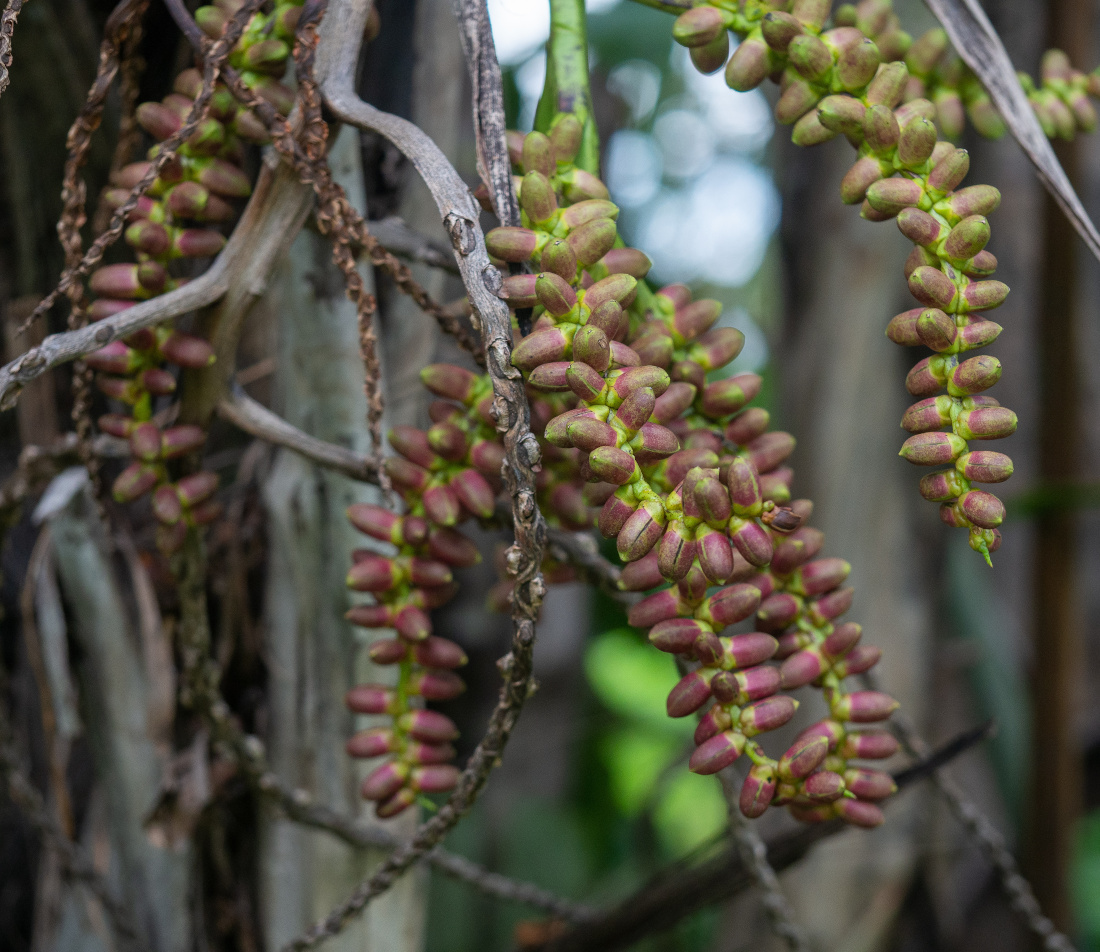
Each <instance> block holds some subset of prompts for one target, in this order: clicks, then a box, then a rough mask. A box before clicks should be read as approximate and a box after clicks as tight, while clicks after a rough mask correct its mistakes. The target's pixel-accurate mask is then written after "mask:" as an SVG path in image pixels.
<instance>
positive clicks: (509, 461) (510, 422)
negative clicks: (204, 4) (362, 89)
mask: <svg viewBox="0 0 1100 952" xmlns="http://www.w3.org/2000/svg"><path fill="white" fill-rule="evenodd" d="M369 10H370V4H369V3H368V2H364V0H337V2H335V3H333V4H332V7H331V9H330V10H329V12H328V17H327V20H328V22H326V24H325V26H326V40H328V39H329V38H331V39H332V41H333V42H332V47H331V49H323V52H322V56H321V62H320V64H319V65H320V69H319V73H320V76H321V77H322V82H321V88H322V90H323V92H324V96H325V101H326V103H327V105H328V106H329V108H330V110H331V111H332V112H333V114H334V115H335V116H336V117H337V118H339V119H341V120H343V121H345V122H348V123H349V124H351V125H354V126H356V127H357V128H360V129H365V130H370V131H373V132H377V133H380V134H381V135H383V136H385V137H386V138H387V139H389V140H390V141H391V142H393V143H394V145H396V146H397V147H398V149H400V150H401V152H402V153H404V154H405V156H406V157H407V158H408V159H409V160H410V161H411V162H412V164H413V166H414V168H416V170H417V172H418V173H419V174H420V176H421V178H423V179H424V181H425V183H426V184H427V186H428V188H429V189H430V191H431V192H432V196H433V198H434V199H435V202H436V204H437V206H438V208H439V211H440V215H441V217H442V219H443V223H444V226H445V227H446V228H447V231H448V234H449V235H450V237H451V242H452V245H453V246H454V249H455V257H456V260H457V262H458V266H459V270H460V272H461V274H462V279H463V283H464V284H465V286H466V291H467V294H468V295H469V298H470V302H471V304H472V305H473V309H474V315H475V320H476V321H477V324H478V330H480V331H481V334H482V339H483V341H484V343H485V347H484V352H485V354H486V358H487V364H488V370H489V374H490V377H491V378H492V381H493V388H494V391H495V394H496V397H495V400H494V404H493V408H494V412H495V414H496V417H497V421H498V422H497V426H498V429H500V430H501V432H502V434H503V442H504V447H505V453H506V460H505V463H504V465H503V467H502V470H503V476H504V481H505V485H506V487H507V489H508V494H509V495H510V496H511V498H512V509H513V523H514V526H515V532H516V543H515V544H514V545H513V546H512V547H511V548H510V549H509V550H508V557H507V561H508V566H509V570H510V572H511V574H512V575H513V577H514V578H515V579H516V586H515V593H514V597H513V640H512V650H511V652H510V653H509V654H508V655H507V656H506V657H505V658H504V659H503V660H502V662H501V667H502V670H503V672H504V674H505V679H506V680H505V684H504V686H503V688H502V691H501V696H500V700H499V702H498V704H497V707H496V709H495V710H494V712H493V715H492V717H491V718H490V721H489V725H488V728H487V729H486V733H485V736H484V737H483V738H482V740H481V742H480V743H479V744H478V747H477V749H476V750H475V751H474V754H473V755H472V756H471V758H470V761H469V762H468V764H467V765H466V768H465V769H464V770H463V772H462V774H461V776H460V777H459V781H458V785H457V787H456V788H455V791H454V793H453V794H452V795H451V797H450V798H449V799H448V801H447V803H446V804H444V805H443V807H441V808H440V810H439V812H438V813H437V814H436V815H435V816H434V817H432V819H430V820H429V821H428V822H426V823H425V824H423V825H422V826H421V827H420V829H419V830H418V832H417V834H416V836H415V837H414V839H413V841H412V842H411V843H410V844H408V845H406V846H404V847H402V848H401V849H398V850H396V851H395V852H394V853H393V854H391V856H390V857H389V859H387V860H386V861H385V862H383V863H382V864H381V866H380V867H379V868H378V869H377V870H376V871H375V873H374V874H373V875H372V876H371V877H370V878H369V879H368V880H367V881H366V882H364V883H363V884H362V885H361V886H360V887H359V888H358V889H357V890H356V891H355V892H354V893H353V894H352V896H351V897H349V899H348V900H347V901H346V902H345V903H343V904H342V905H341V906H339V907H338V908H337V909H335V910H334V911H333V912H332V914H331V915H329V916H328V917H327V918H326V919H325V920H323V921H322V922H319V923H318V924H317V925H316V926H314V928H313V929H311V930H309V931H308V932H307V933H306V934H304V935H303V936H301V937H300V938H299V939H298V940H296V941H295V942H293V943H291V944H290V946H289V948H291V949H304V948H309V947H311V946H313V945H316V944H317V943H318V942H320V941H323V940H324V939H325V938H328V937H329V936H332V935H335V934H337V933H338V932H339V931H340V930H341V928H343V926H344V924H345V923H347V922H348V921H350V919H351V918H353V917H354V916H356V915H357V914H358V913H359V912H360V911H361V910H362V909H363V908H364V907H365V906H366V905H367V903H369V902H370V901H371V899H373V898H374V897H375V896H377V895H379V894H380V893H382V892H384V891H385V890H386V889H388V888H389V887H390V886H391V885H392V884H393V883H394V882H395V881H396V880H397V878H398V877H400V876H401V875H402V874H403V873H404V872H405V871H406V870H407V869H408V868H409V867H411V866H412V865H413V864H414V863H416V862H418V861H419V860H420V859H422V858H423V856H424V854H426V853H427V852H428V851H430V850H431V849H432V848H433V847H434V846H435V845H436V844H437V843H438V842H439V841H440V840H441V839H442V838H443V837H444V836H445V835H446V833H447V832H448V831H449V830H450V829H451V828H452V827H453V826H454V825H455V824H456V823H457V822H458V821H459V819H460V818H461V817H462V816H463V815H464V814H465V813H466V811H468V810H469V809H470V807H471V806H472V805H473V803H474V801H475V800H476V799H477V797H478V795H479V794H480V792H481V790H482V788H483V787H484V785H485V782H486V780H487V779H488V776H489V773H490V772H491V771H492V769H493V768H494V767H495V766H496V764H497V763H498V762H499V759H500V756H501V754H502V752H503V749H504V747H505V745H506V744H507V742H508V738H509V737H510V735H511V732H512V727H513V726H514V724H515V721H516V719H517V718H518V716H519V712H520V710H521V709H522V707H523V704H524V702H525V701H526V699H527V697H528V695H529V693H530V690H531V685H532V682H531V657H532V652H533V648H534V640H535V620H536V618H537V616H538V608H539V605H540V604H541V601H542V596H543V593H544V591H545V586H544V583H543V580H542V576H541V574H540V572H539V566H540V565H541V562H542V553H543V549H544V546H545V539H546V524H545V522H544V520H543V518H542V514H541V513H540V512H539V509H538V504H537V502H536V496H535V484H534V473H533V472H532V466H533V465H535V464H537V462H538V460H539V449H538V442H537V441H536V440H535V437H534V436H533V434H532V433H531V429H530V417H529V408H528V406H527V399H526V394H525V393H524V387H523V379H522V376H521V375H520V373H519V371H518V370H516V369H515V368H514V367H512V365H511V320H510V315H509V312H508V308H507V307H506V306H505V304H504V302H503V301H501V300H500V299H499V298H498V297H497V296H496V291H497V290H498V289H499V287H500V283H501V279H500V273H499V272H498V271H497V270H496V268H494V267H493V265H492V263H491V262H490V261H489V257H488V253H487V252H486V250H485V244H484V240H483V238H482V235H481V231H480V229H479V227H478V217H479V210H478V206H477V203H476V202H475V201H474V199H473V196H472V195H471V194H470V191H469V189H468V188H467V187H466V185H465V183H463V182H462V179H461V178H460V177H459V176H458V174H457V172H455V170H454V168H453V167H452V166H451V164H450V162H449V161H448V160H447V158H446V157H445V156H444V155H443V154H442V152H440V150H439V149H438V147H437V146H436V145H435V143H434V142H432V141H431V139H430V138H429V137H428V136H426V135H425V134H424V133H423V132H422V131H421V130H420V129H418V128H417V127H416V126H414V125H413V124H412V123H410V122H407V121H406V120H403V119H400V118H398V117H396V116H391V115H388V114H386V113H383V112H380V111H379V110H377V109H375V108H373V107H372V106H370V105H368V104H367V103H365V102H363V101H362V100H361V99H359V97H358V96H357V95H356V94H355V91H354V88H353V85H352V83H353V78H354V76H355V66H356V61H357V60H358V55H359V46H360V43H361V38H362V35H363V29H364V26H365V24H366V18H367V15H368V14H369ZM496 81H497V82H498V83H499V76H498V77H497V80H496ZM501 160H503V161H504V162H507V153H504V154H503V156H493V157H492V161H501Z"/></svg>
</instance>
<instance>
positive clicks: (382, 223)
mask: <svg viewBox="0 0 1100 952" xmlns="http://www.w3.org/2000/svg"><path fill="white" fill-rule="evenodd" d="M368 225H369V226H370V230H371V234H373V235H374V237H375V238H377V239H378V240H379V242H381V244H382V247H383V248H385V249H386V250H387V251H388V252H390V253H391V254H395V255H397V256H398V257H399V258H406V259H407V260H409V261H414V262H416V263H417V264H426V265H429V266H430V267H433V268H439V269H440V270H442V271H448V272H450V273H451V274H458V266H457V265H456V264H455V261H454V257H453V256H452V255H451V253H450V252H449V251H448V250H447V249H446V248H445V247H443V246H442V245H440V244H438V243H436V242H435V241H433V240H432V239H431V238H429V237H428V236H427V235H422V234H420V232H418V231H416V230H415V229H413V228H410V227H409V225H408V224H407V223H406V222H405V220H404V219H402V218H399V217H398V216H396V215H390V216H389V217H388V218H382V219H379V220H378V221H372V222H368Z"/></svg>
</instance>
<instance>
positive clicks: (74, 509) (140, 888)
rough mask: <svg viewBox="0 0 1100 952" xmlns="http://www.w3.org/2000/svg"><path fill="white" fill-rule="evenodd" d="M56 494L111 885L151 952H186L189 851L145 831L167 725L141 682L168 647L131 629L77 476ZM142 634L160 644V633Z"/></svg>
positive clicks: (162, 765)
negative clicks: (106, 835) (107, 841)
mask: <svg viewBox="0 0 1100 952" xmlns="http://www.w3.org/2000/svg"><path fill="white" fill-rule="evenodd" d="M54 492H55V493H56V494H58V495H60V496H61V499H59V500H58V503H59V505H58V508H56V509H52V508H47V507H43V509H45V510H46V513H49V515H48V517H47V518H48V524H49V525H50V528H51V532H52V537H53V545H54V551H55V554H56V559H57V570H58V576H59V579H60V585H61V592H62V596H63V598H64V599H65V601H66V603H67V604H68V606H69V609H70V612H71V615H72V617H73V618H74V620H75V625H74V631H73V635H74V638H75V640H76V643H77V645H78V646H79V648H80V657H79V659H78V661H77V664H76V677H77V685H78V690H79V692H80V698H81V705H82V709H83V710H82V714H83V719H84V722H85V724H86V725H87V730H88V734H89V740H90V743H91V751H92V759H93V762H94V765H95V771H96V780H97V782H98V784H99V785H100V787H101V789H102V791H103V799H104V804H105V810H106V815H107V826H108V829H109V830H110V850H111V862H110V869H111V879H112V880H113V881H114V882H116V883H117V888H118V889H119V891H120V893H121V894H122V895H123V896H124V897H125V902H126V904H127V905H128V906H129V908H130V909H131V910H132V913H133V916H134V918H135V920H136V921H137V923H138V927H139V928H140V929H141V930H142V931H143V932H144V935H145V937H146V941H147V947H148V948H149V949H150V950H154V952H189V950H190V949H191V941H192V940H191V936H192V929H193V922H192V919H191V910H190V896H191V891H192V884H191V877H192V874H193V851H192V847H191V845H190V843H189V842H188V841H187V840H183V841H182V842H179V843H172V844H160V845H158V844H157V843H155V842H154V841H153V839H152V838H151V837H150V836H148V835H147V833H146V829H145V823H146V820H147V819H148V817H149V816H150V814H151V813H152V811H153V808H154V807H155V806H156V804H157V800H158V796H159V794H160V791H161V786H162V782H163V781H164V779H165V775H166V772H167V766H168V760H169V757H170V755H171V752H172V751H171V746H170V740H171V734H170V731H171V718H170V716H169V717H168V718H167V719H166V718H165V717H164V712H163V707H162V706H161V707H160V708H159V710H158V706H157V702H158V701H160V700H161V698H160V697H159V696H158V691H157V690H156V688H157V685H156V683H155V682H151V681H150V678H149V673H150V669H151V666H152V665H155V664H156V662H158V661H161V660H162V657H163V651H164V650H165V649H166V645H164V644H157V643H155V642H153V643H150V641H149V640H148V637H147V638H146V640H145V641H144V643H143V639H142V636H141V634H139V632H138V631H136V630H135V627H134V625H133V624H132V623H131V621H130V615H129V609H128V606H127V604H126V601H125V600H124V598H123V595H122V587H121V582H120V581H119V580H117V579H116V576H115V570H114V567H113V566H112V560H111V557H110V552H109V549H108V547H107V532H106V528H105V527H104V525H103V524H102V523H101V522H100V520H99V515H98V513H97V511H96V506H95V504H94V502H93V501H92V499H91V498H90V496H89V494H88V492H87V488H86V477H85V476H84V474H83V471H81V470H69V471H68V472H67V473H65V474H63V475H62V476H61V477H59V478H58V480H57V481H55V483H54ZM66 496H67V497H68V498H65V497H66ZM48 499H49V497H48V496H47V500H48ZM44 515H45V513H44ZM146 635H147V636H148V635H152V637H153V638H156V639H158V640H159V639H160V638H164V637H165V636H164V633H163V631H158V632H155V633H148V632H147V633H146ZM152 654H161V657H160V658H157V657H151V656H150V655H152Z"/></svg>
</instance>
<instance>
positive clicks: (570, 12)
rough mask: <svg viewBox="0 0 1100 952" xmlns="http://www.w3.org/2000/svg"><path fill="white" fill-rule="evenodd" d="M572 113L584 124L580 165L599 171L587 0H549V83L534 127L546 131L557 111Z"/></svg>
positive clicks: (547, 46) (588, 170)
mask: <svg viewBox="0 0 1100 952" xmlns="http://www.w3.org/2000/svg"><path fill="white" fill-rule="evenodd" d="M561 112H566V113H572V114H573V115H574V116H576V117H577V118H578V119H579V120H580V121H581V124H582V125H583V126H584V134H583V136H582V137H581V149H580V152H579V153H578V155H577V159H576V164H577V166H578V168H582V169H584V170H585V171H586V172H591V173H592V174H593V175H596V174H598V173H599V168H600V137H599V133H598V132H597V131H596V120H595V117H594V116H593V115H592V91H591V89H590V88H589V86H588V15H587V14H586V13H585V10H584V0H550V40H549V42H548V43H547V44H546V85H545V86H544V87H543V91H542V98H541V99H539V105H538V110H537V111H536V113H535V128H536V129H537V130H539V132H546V131H548V130H549V128H550V123H551V122H552V121H553V119H554V116H556V115H557V114H558V113H561Z"/></svg>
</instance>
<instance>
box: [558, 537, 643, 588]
mask: <svg viewBox="0 0 1100 952" xmlns="http://www.w3.org/2000/svg"><path fill="white" fill-rule="evenodd" d="M547 533H548V534H547V541H548V542H549V552H550V554H551V555H552V556H553V557H554V558H556V559H558V560H559V561H562V562H568V563H569V564H570V565H571V566H573V568H574V569H576V570H577V573H578V574H579V575H580V576H581V578H582V579H584V580H585V581H587V582H590V583H592V584H593V585H596V586H597V587H598V588H599V589H600V590H601V591H602V592H604V593H605V594H606V595H609V596H610V597H611V598H613V599H614V600H615V601H617V602H621V603H622V604H624V605H628V604H632V603H633V602H634V601H636V600H637V596H636V595H635V594H634V593H633V592H624V591H623V590H622V589H621V588H619V580H620V579H621V578H622V574H623V573H622V570H621V569H620V568H619V567H618V566H617V565H615V564H614V563H612V562H609V561H608V560H607V559H605V558H604V557H603V556H602V555H600V547H599V543H598V542H597V541H596V539H595V537H594V536H593V535H592V534H591V533H589V532H570V531H569V530H568V529H548V530H547Z"/></svg>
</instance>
